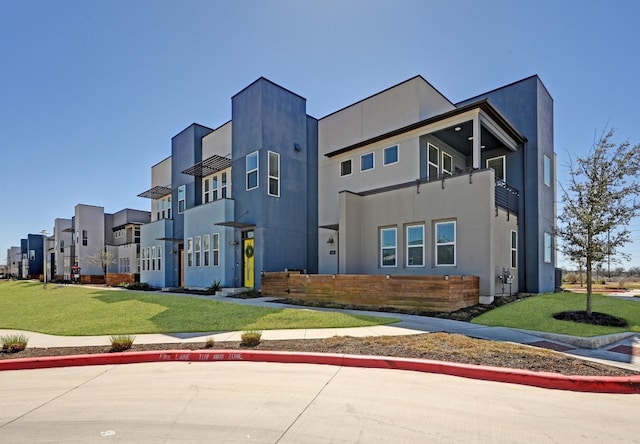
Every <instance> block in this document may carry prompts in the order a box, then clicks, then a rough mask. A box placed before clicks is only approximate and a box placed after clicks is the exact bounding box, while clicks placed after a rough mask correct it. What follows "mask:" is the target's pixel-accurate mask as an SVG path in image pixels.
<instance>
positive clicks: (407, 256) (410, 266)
mask: <svg viewBox="0 0 640 444" xmlns="http://www.w3.org/2000/svg"><path fill="white" fill-rule="evenodd" d="M416 227H418V228H420V229H421V230H422V244H421V245H409V229H410V228H416ZM424 233H425V231H424V224H411V225H407V227H406V229H405V239H406V251H405V257H406V259H405V262H406V266H407V267H408V268H416V267H418V268H419V267H424V266H425V260H424V252H425V251H424V250H425V248H424ZM418 247H419V248H421V249H422V263H421V264H419V265H414V264H409V248H418Z"/></svg>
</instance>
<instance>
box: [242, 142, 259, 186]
mask: <svg viewBox="0 0 640 444" xmlns="http://www.w3.org/2000/svg"><path fill="white" fill-rule="evenodd" d="M254 157H255V159H256V166H255V168H251V169H249V162H250V159H253V158H254ZM252 174H255V178H256V179H255V182H256V183H255V186H252V187H250V186H249V179H250V177H251V175H252ZM245 179H246V180H245V186H246V191H251V190H255V189H257V188H259V187H260V156H259V154H258V151H254V152H252V153H249V154H247V156H246V157H245Z"/></svg>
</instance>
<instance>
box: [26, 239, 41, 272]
mask: <svg viewBox="0 0 640 444" xmlns="http://www.w3.org/2000/svg"><path fill="white" fill-rule="evenodd" d="M27 246H28V249H27V260H28V261H29V262H28V263H29V265H28V267H29V275H30V276H37V275H40V274H42V272H43V270H44V237H43V236H42V235H41V234H28V235H27ZM32 251H33V252H34V253H35V257H33V258H32V257H31V252H32Z"/></svg>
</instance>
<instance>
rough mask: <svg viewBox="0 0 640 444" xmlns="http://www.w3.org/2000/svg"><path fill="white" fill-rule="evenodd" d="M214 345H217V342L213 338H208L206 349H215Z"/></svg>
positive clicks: (205, 344)
mask: <svg viewBox="0 0 640 444" xmlns="http://www.w3.org/2000/svg"><path fill="white" fill-rule="evenodd" d="M214 345H216V341H214V339H213V338H207V340H206V341H205V343H204V348H213V346H214Z"/></svg>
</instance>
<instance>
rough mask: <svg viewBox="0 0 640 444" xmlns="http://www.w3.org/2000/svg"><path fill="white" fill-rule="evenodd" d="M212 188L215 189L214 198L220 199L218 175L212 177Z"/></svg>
mask: <svg viewBox="0 0 640 444" xmlns="http://www.w3.org/2000/svg"><path fill="white" fill-rule="evenodd" d="M211 189H212V190H213V200H218V199H219V198H218V176H217V175H216V176H213V178H212V179H211Z"/></svg>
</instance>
